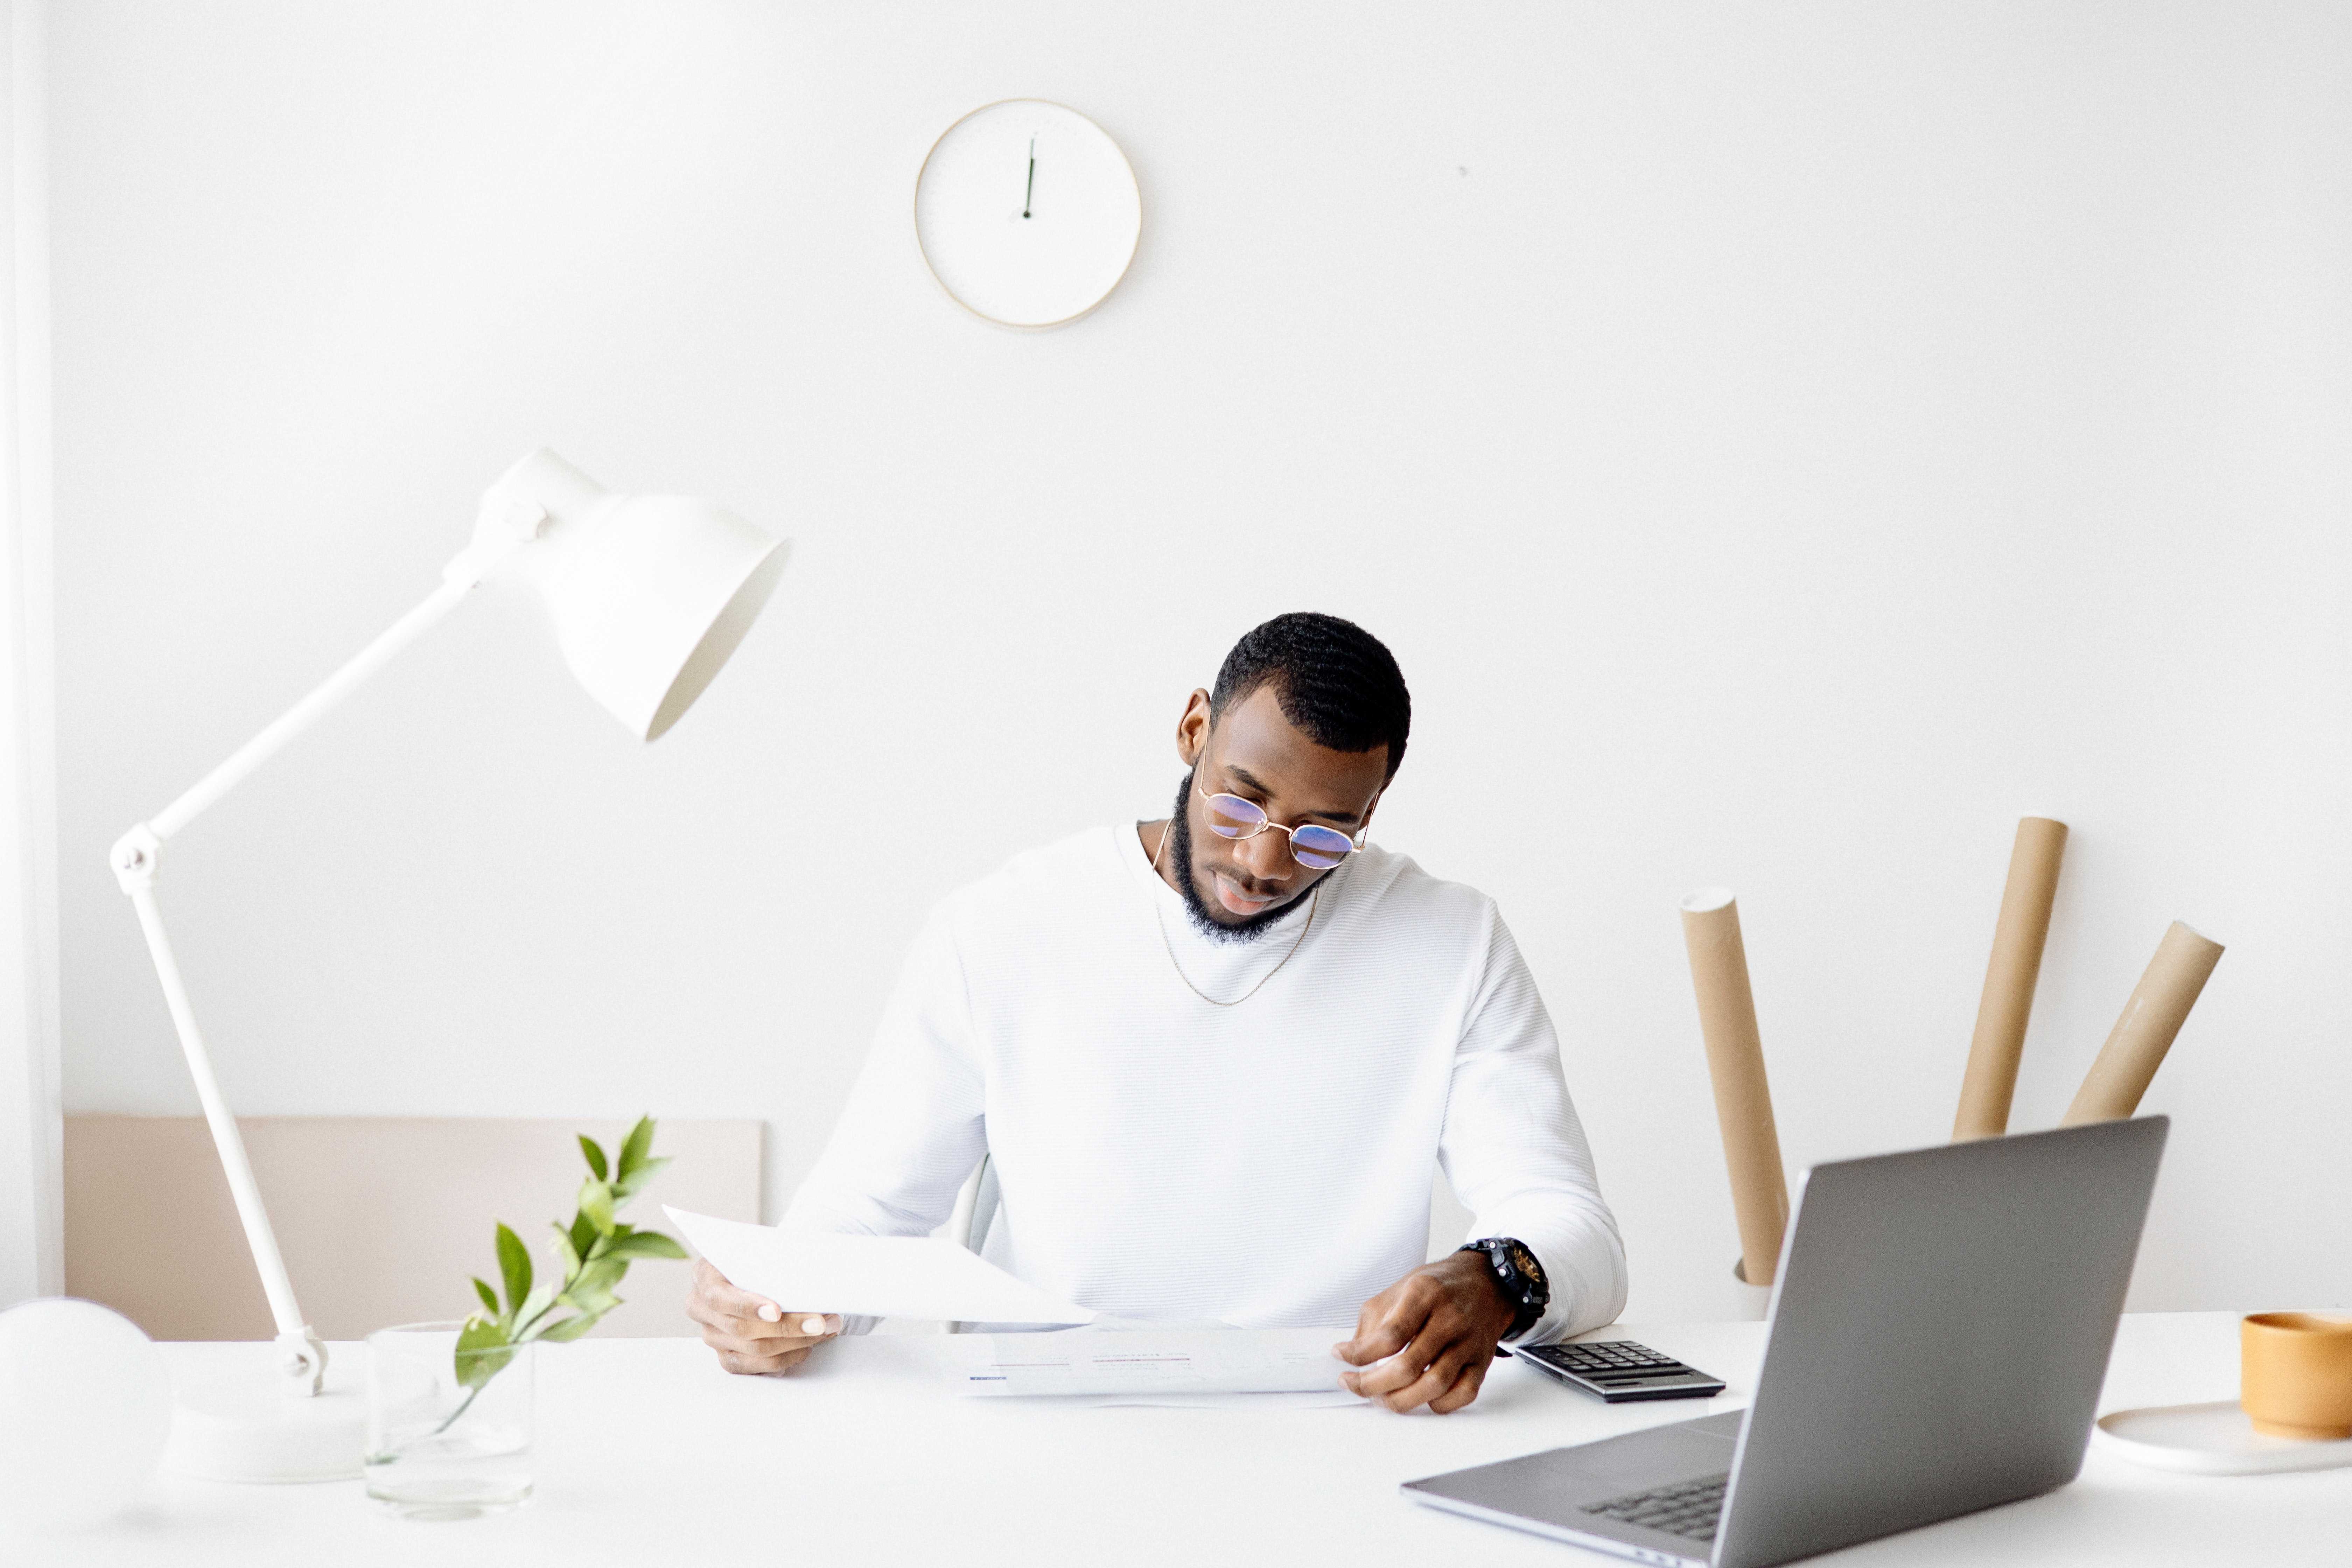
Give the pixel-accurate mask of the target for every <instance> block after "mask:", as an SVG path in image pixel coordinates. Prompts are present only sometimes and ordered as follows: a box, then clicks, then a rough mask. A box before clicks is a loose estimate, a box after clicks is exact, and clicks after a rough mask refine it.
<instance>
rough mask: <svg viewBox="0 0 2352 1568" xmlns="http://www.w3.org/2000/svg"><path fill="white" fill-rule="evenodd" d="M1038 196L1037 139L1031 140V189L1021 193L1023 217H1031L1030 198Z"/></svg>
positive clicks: (1032, 138)
mask: <svg viewBox="0 0 2352 1568" xmlns="http://www.w3.org/2000/svg"><path fill="white" fill-rule="evenodd" d="M1036 194H1037V138H1035V137H1034V136H1032V137H1031V138H1029V188H1028V189H1027V190H1024V191H1023V192H1022V193H1021V216H1023V217H1027V216H1029V204H1030V198H1031V197H1033V196H1034V195H1036Z"/></svg>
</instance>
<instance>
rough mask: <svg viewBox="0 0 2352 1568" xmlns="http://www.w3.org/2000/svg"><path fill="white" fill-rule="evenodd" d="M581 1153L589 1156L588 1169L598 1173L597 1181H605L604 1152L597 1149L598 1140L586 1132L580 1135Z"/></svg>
mask: <svg viewBox="0 0 2352 1568" xmlns="http://www.w3.org/2000/svg"><path fill="white" fill-rule="evenodd" d="M580 1152H582V1153H583V1154H585V1155H587V1156H588V1168H589V1169H590V1170H591V1171H593V1172H594V1173H596V1179H597V1180H598V1181H600V1182H601V1181H603V1180H604V1150H602V1149H599V1148H598V1147H596V1140H594V1139H593V1138H591V1137H589V1136H588V1134H586V1133H585V1132H583V1133H582V1134H580Z"/></svg>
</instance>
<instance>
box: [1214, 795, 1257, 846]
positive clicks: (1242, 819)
mask: <svg viewBox="0 0 2352 1568" xmlns="http://www.w3.org/2000/svg"><path fill="white" fill-rule="evenodd" d="M1263 827H1265V813H1264V812H1263V811H1260V810H1259V809H1258V808H1257V807H1256V806H1255V805H1252V804H1251V803H1250V802H1248V801H1245V800H1244V799H1243V798H1242V797H1241V796H1239V795H1211V796H1210V797H1209V828H1210V831H1212V832H1213V833H1220V834H1223V836H1224V837H1227V838H1247V837H1249V836H1250V835H1251V834H1253V833H1255V832H1257V831H1259V830H1260V829H1261V828H1263Z"/></svg>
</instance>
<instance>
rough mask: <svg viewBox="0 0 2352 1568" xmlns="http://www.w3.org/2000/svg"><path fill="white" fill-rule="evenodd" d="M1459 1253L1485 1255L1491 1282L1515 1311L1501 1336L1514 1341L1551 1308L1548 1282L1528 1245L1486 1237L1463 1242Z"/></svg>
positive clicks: (1513, 1240)
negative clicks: (1491, 1270) (1516, 1310)
mask: <svg viewBox="0 0 2352 1568" xmlns="http://www.w3.org/2000/svg"><path fill="white" fill-rule="evenodd" d="M1459 1250H1460V1251H1463V1252H1483V1253H1485V1254H1486V1267H1487V1268H1491V1269H1493V1270H1494V1271H1495V1283H1496V1284H1497V1285H1499V1286H1501V1287H1502V1290H1503V1299H1504V1300H1507V1301H1509V1302H1511V1303H1512V1304H1513V1305H1515V1306H1516V1307H1517V1308H1518V1313H1517V1316H1516V1317H1514V1318H1512V1320H1511V1326H1510V1328H1509V1329H1508V1330H1507V1331H1506V1332H1505V1333H1504V1335H1503V1337H1504V1338H1505V1339H1507V1340H1515V1339H1517V1338H1518V1337H1519V1336H1520V1335H1521V1334H1524V1333H1526V1332H1527V1331H1528V1330H1529V1329H1532V1328H1534V1327H1535V1326H1536V1323H1537V1321H1538V1319H1540V1318H1542V1316H1543V1315H1544V1309H1545V1308H1547V1307H1549V1306H1550V1305H1551V1281H1550V1280H1549V1279H1547V1278H1545V1276H1544V1271H1543V1265H1542V1264H1540V1263H1538V1262H1537V1261H1536V1255H1535V1254H1534V1253H1533V1252H1531V1251H1529V1250H1528V1244H1527V1243H1526V1242H1524V1241H1520V1240H1518V1239H1517V1238H1516V1237H1508V1236H1490V1237H1485V1238H1483V1239H1481V1240H1478V1241H1471V1242H1465V1243H1464V1244H1463V1245H1462V1247H1460V1248H1459Z"/></svg>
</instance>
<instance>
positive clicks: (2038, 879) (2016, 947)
mask: <svg viewBox="0 0 2352 1568" xmlns="http://www.w3.org/2000/svg"><path fill="white" fill-rule="evenodd" d="M2065 852H2066V825H2065V824H2064V823H2063V822H2053V821H2052V820H2051V819H2050V818H2048V817H2046V816H2028V817H2025V818H2022V819H2021V820H2020V821H2019V823H2018V825H2017V844H2016V847H2014V848H2012V849H2011V850H2010V852H2009V885H2008V886H2007V887H2005V888H2004V889H2001V895H2000V921H1998V922H1997V923H1996V924H1995V925H1994V926H1993V930H1992V958H1991V960H1990V962H1989V963H1986V965H1985V983H1984V996H1983V998H1982V999H1981V1000H1980V1001H1979V1002H1978V1004H1977V1032H1976V1036H1975V1037H1974V1038H1972V1039H1971V1040H1969V1070H1968V1075H1967V1076H1966V1077H1965V1078H1963V1079H1961V1080H1960V1110H1959V1114H1958V1115H1957V1116H1955V1117H1953V1118H1952V1140H1953V1142H1958V1141H1960V1140H1961V1139H1963V1138H1998V1137H2000V1135H2001V1134H2002V1133H2004V1132H2006V1131H2009V1102H2010V1100H2011V1097H2012V1096H2013V1095H2015V1094H2016V1092H2017V1058H2019V1057H2020V1056H2021V1055H2022V1054H2024V1051H2025V1021H2026V1019H2027V1018H2028V1017H2029V1016H2032V1012H2033V984H2034V982H2035V981H2036V980H2038V979H2040V978H2041V975H2042V943H2043V942H2045V941H2047V940H2048V939H2049V936H2050V905H2051V901H2052V900H2054V899H2056V898H2057V896H2058V860H2059V857H2061V856H2063V854H2065Z"/></svg>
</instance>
